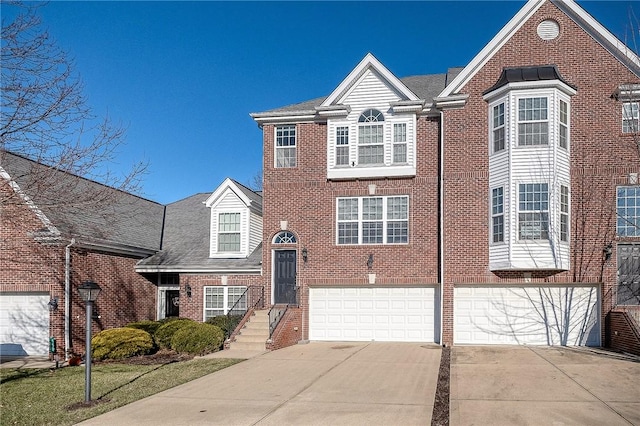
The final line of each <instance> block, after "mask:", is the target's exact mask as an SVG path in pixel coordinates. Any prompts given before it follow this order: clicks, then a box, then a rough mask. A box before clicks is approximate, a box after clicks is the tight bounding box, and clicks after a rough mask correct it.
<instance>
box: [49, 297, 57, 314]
mask: <svg viewBox="0 0 640 426" xmlns="http://www.w3.org/2000/svg"><path fill="white" fill-rule="evenodd" d="M47 305H48V306H49V310H50V311H57V310H58V298H57V297H52V298H51V300H49V303H47Z"/></svg>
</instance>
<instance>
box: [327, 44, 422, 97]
mask: <svg viewBox="0 0 640 426" xmlns="http://www.w3.org/2000/svg"><path fill="white" fill-rule="evenodd" d="M369 68H372V69H374V70H375V71H376V72H377V73H378V74H380V75H381V76H382V77H383V78H384V79H385V80H387V81H388V82H389V84H391V85H392V86H393V87H394V88H395V89H396V90H398V91H399V92H400V93H402V94H403V95H404V96H405V97H406V98H407V99H409V100H412V101H418V100H419V99H418V97H417V96H416V95H415V93H413V92H412V91H411V90H409V88H408V87H407V86H406V85H405V84H404V83H403V82H402V81H400V79H399V78H398V77H396V76H395V75H393V73H392V72H391V71H389V70H388V69H387V68H386V67H385V66H384V65H382V63H381V62H380V61H378V59H376V57H375V56H373V55H372V54H371V53H367V55H366V56H365V57H364V58H363V59H362V60H361V61H360V63H359V64H358V65H357V66H356V67H355V68H354V69H353V70H352V71H351V72H350V73H349V75H348V76H347V77H346V78H345V79H344V80H342V83H340V85H339V86H338V87H336V88H335V90H334V91H333V92H331V94H330V95H329V96H328V97H327V99H325V100H324V102H323V103H322V104H321V105H320V106H321V107H327V106H331V105H333V104H335V103H336V102H339V101H340V100H339V99H338V98H339V97H342V96H343V94H344V93H345V92H347V91H348V90H349V89H350V88H351V87H353V86H354V85H355V83H356V82H357V81H358V80H359V79H360V78H361V77H362V74H363V73H364V72H365V71H366V70H367V69H369Z"/></svg>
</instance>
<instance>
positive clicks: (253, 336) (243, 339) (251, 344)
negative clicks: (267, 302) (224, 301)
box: [229, 309, 269, 352]
mask: <svg viewBox="0 0 640 426" xmlns="http://www.w3.org/2000/svg"><path fill="white" fill-rule="evenodd" d="M267 339H269V311H267V310H266V309H263V310H256V311H254V313H253V315H251V317H250V318H249V320H248V321H247V322H246V324H245V325H244V327H243V328H242V330H240V333H238V334H237V335H236V337H235V340H234V341H233V342H231V343H230V344H229V349H232V350H242V351H261V352H264V351H266V341H267Z"/></svg>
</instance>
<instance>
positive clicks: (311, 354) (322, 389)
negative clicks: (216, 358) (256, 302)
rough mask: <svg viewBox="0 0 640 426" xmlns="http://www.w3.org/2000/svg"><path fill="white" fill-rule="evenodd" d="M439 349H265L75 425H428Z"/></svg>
mask: <svg viewBox="0 0 640 426" xmlns="http://www.w3.org/2000/svg"><path fill="white" fill-rule="evenodd" d="M440 354H441V349H440V347H439V346H437V345H429V344H411V343H328V342H327V343H319V342H314V343H309V344H306V345H295V346H291V347H288V348H285V349H280V350H278V351H274V352H268V353H265V354H262V355H259V356H256V357H254V358H251V359H249V360H247V361H244V362H241V363H239V364H236V365H233V366H231V367H229V368H226V369H224V370H220V371H218V372H216V373H213V374H210V375H208V376H205V377H202V378H200V379H197V380H194V381H192V382H189V383H186V384H184V385H181V386H177V387H175V388H172V389H169V390H166V391H164V392H161V393H159V394H156V395H153V396H151V397H149V398H146V399H144V400H141V401H137V402H134V403H132V404H129V405H127V406H124V407H121V408H119V409H116V410H114V411H111V412H109V413H106V414H103V415H101V416H98V417H95V418H93V419H90V420H88V421H85V422H84V423H81V424H83V425H103V424H117V425H158V424H162V425H197V424H207V425H215V424H219V425H283V424H304V425H313V424H318V425H319V424H327V425H335V424H342V425H346V424H348V425H371V424H375V425H397V424H402V425H428V424H430V423H431V413H432V411H433V401H434V398H435V390H436V383H437V377H438V369H439V366H440Z"/></svg>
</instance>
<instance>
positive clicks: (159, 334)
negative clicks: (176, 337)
mask: <svg viewBox="0 0 640 426" xmlns="http://www.w3.org/2000/svg"><path fill="white" fill-rule="evenodd" d="M192 323H195V321H194V320H192V319H189V318H174V319H172V320H170V321H165V322H164V324H162V325H161V326H160V327H158V329H157V330H156V332H155V334H154V335H153V337H154V339H155V341H156V343H157V344H158V346H159V347H160V348H162V349H164V348H170V347H171V338H172V337H173V334H174V333H175V332H176V331H178V330H179V329H181V328H182V327H184V326H185V325H187V324H192Z"/></svg>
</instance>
